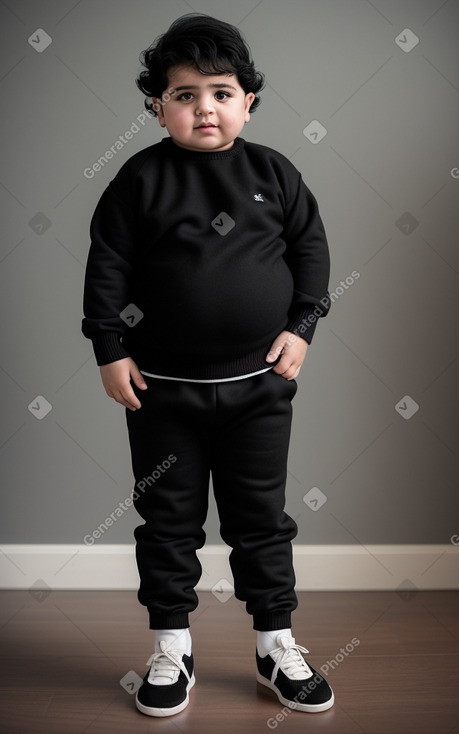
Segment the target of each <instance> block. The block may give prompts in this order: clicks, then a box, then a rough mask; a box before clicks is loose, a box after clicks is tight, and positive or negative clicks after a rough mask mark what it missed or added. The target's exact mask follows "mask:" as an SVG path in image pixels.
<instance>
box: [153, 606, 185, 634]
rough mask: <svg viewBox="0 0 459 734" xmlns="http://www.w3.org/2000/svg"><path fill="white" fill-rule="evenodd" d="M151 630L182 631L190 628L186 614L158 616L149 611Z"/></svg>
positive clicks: (177, 613)
mask: <svg viewBox="0 0 459 734" xmlns="http://www.w3.org/2000/svg"><path fill="white" fill-rule="evenodd" d="M149 618H150V629H151V630H182V629H188V627H189V626H190V621H189V616H188V612H176V613H175V614H158V613H157V612H151V611H149Z"/></svg>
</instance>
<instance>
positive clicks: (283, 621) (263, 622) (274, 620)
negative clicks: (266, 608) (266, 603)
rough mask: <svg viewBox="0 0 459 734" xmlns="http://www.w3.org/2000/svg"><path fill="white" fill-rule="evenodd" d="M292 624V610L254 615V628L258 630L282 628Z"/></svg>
mask: <svg viewBox="0 0 459 734" xmlns="http://www.w3.org/2000/svg"><path fill="white" fill-rule="evenodd" d="M291 626H292V613H291V612H268V613H267V614H254V615H253V629H254V630H257V632H270V631H271V630H282V629H286V628H287V627H291Z"/></svg>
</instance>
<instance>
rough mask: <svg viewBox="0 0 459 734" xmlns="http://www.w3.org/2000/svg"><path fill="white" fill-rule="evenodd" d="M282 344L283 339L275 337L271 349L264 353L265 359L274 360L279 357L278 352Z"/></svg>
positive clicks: (281, 348) (282, 346)
mask: <svg viewBox="0 0 459 734" xmlns="http://www.w3.org/2000/svg"><path fill="white" fill-rule="evenodd" d="M284 345H285V339H276V340H275V341H273V343H272V344H271V349H270V350H269V352H268V354H267V355H266V361H267V362H275V361H276V359H277V358H278V357H279V354H280V353H281V352H282V350H283V348H284Z"/></svg>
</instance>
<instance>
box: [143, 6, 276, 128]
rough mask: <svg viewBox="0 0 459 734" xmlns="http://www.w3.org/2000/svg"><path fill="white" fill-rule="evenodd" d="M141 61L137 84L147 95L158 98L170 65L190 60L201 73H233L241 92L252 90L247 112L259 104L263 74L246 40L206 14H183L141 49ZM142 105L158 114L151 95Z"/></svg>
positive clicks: (226, 25)
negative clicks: (257, 69) (252, 56)
mask: <svg viewBox="0 0 459 734" xmlns="http://www.w3.org/2000/svg"><path fill="white" fill-rule="evenodd" d="M140 61H141V62H142V65H143V66H144V67H145V70H143V71H141V72H140V73H139V76H138V78H137V79H136V84H137V86H138V88H139V89H140V91H141V92H143V94H145V95H146V97H147V98H151V97H156V98H158V99H161V95H162V94H163V92H164V90H165V89H166V87H167V84H168V79H167V73H168V71H169V69H170V68H171V67H172V66H176V65H178V64H192V65H193V66H195V67H196V68H197V69H198V70H199V71H200V72H201V73H202V74H209V75H212V74H235V75H236V76H237V79H238V81H239V84H240V85H241V87H242V89H243V90H244V92H245V93H246V94H247V93H248V92H253V93H254V94H255V99H254V100H253V102H252V104H251V106H250V112H253V111H254V110H256V108H257V107H258V105H259V104H260V97H259V95H258V92H259V91H260V90H261V89H262V88H263V86H264V76H263V74H262V73H261V72H259V71H256V69H255V65H254V63H253V61H252V58H251V55H250V49H249V47H248V46H247V43H246V42H245V40H244V39H243V38H242V35H241V34H240V32H239V31H238V29H237V28H235V27H234V26H232V25H230V24H229V23H224V22H223V21H221V20H217V19H216V18H212V17H210V16H209V15H201V14H198V13H189V14H187V15H182V16H181V17H180V18H178V19H177V20H176V21H174V22H173V23H172V25H171V27H170V28H169V30H168V31H166V33H163V35H161V36H159V37H158V38H157V39H156V40H155V41H154V42H153V43H152V45H151V46H149V48H147V49H146V50H145V51H142V53H141V54H140ZM145 107H146V109H147V110H148V111H149V112H152V113H153V114H154V115H156V114H157V110H156V109H155V107H156V105H153V104H152V102H151V99H150V100H149V99H146V100H145Z"/></svg>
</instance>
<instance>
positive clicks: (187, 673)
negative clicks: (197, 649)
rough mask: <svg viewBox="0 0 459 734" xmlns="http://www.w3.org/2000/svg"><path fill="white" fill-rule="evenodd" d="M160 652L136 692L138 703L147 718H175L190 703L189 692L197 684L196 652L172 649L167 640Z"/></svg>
mask: <svg viewBox="0 0 459 734" xmlns="http://www.w3.org/2000/svg"><path fill="white" fill-rule="evenodd" d="M159 647H160V652H155V653H153V655H152V656H151V657H150V659H149V660H148V662H147V665H151V668H150V671H149V672H148V673H147V674H146V675H145V678H144V679H143V683H142V685H141V686H140V688H139V690H138V691H137V694H136V697H135V703H136V706H137V708H138V709H139V711H141V712H142V714H146V715H147V716H172V715H173V714H178V713H180V711H183V709H184V708H186V707H187V706H188V703H189V696H188V692H189V690H190V689H191V688H192V687H193V686H194V684H195V677H194V664H193V653H192V654H191V655H185V654H184V651H183V650H170V649H168V648H167V643H166V641H165V640H161V641H160V643H159Z"/></svg>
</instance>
